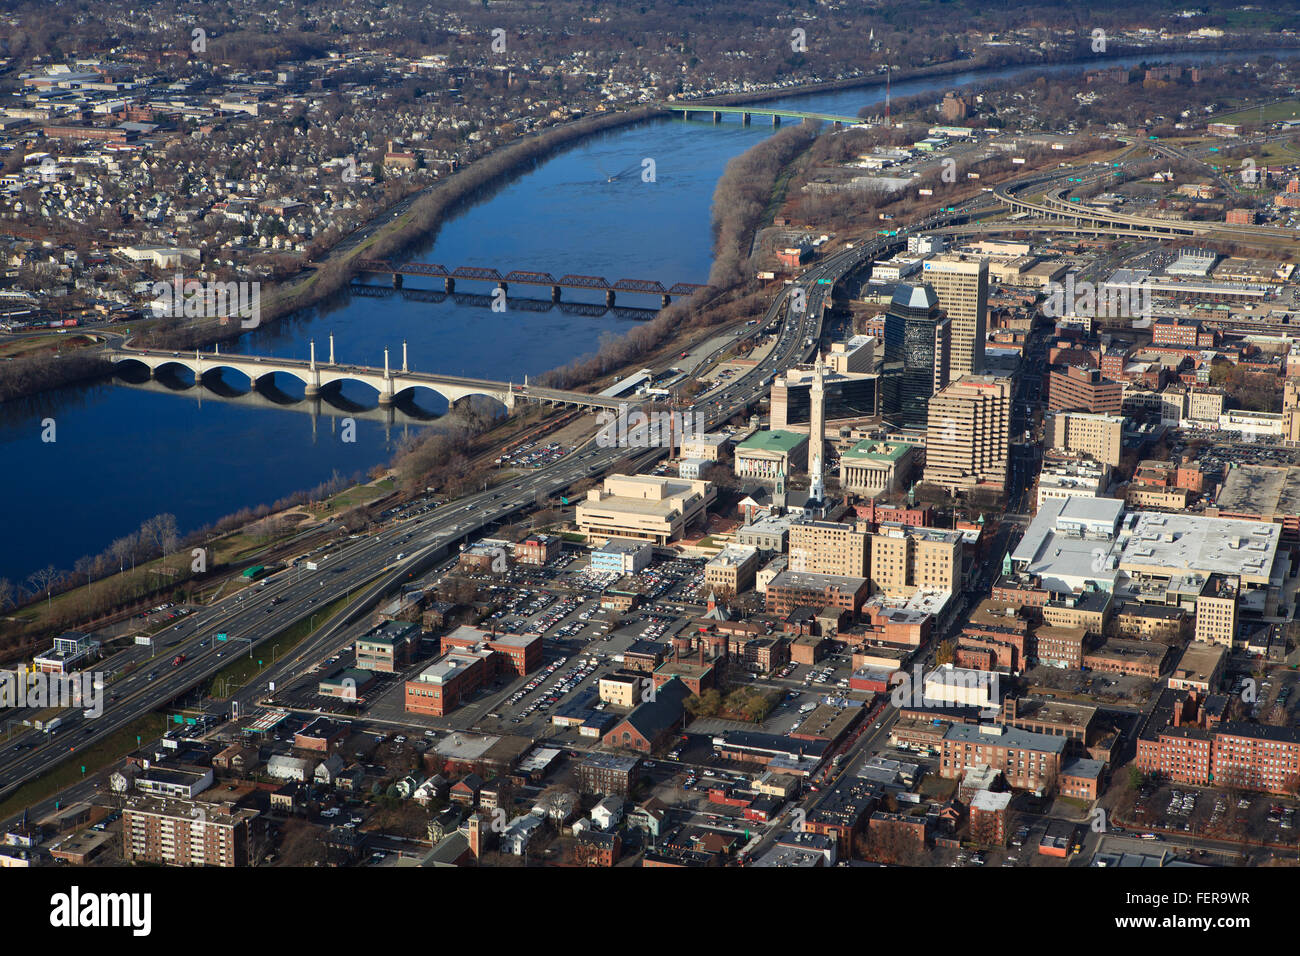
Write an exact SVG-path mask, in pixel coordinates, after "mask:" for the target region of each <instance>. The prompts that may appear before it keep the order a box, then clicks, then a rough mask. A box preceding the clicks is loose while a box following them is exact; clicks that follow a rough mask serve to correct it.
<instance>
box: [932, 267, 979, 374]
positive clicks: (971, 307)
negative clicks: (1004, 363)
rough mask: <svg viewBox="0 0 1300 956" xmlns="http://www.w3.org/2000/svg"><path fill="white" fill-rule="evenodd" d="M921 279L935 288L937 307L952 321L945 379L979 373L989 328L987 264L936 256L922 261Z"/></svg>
mask: <svg viewBox="0 0 1300 956" xmlns="http://www.w3.org/2000/svg"><path fill="white" fill-rule="evenodd" d="M922 278H923V280H924V281H925V282H927V283H929V284H930V285H931V286H933V287H934V291H935V293H936V294H937V295H938V296H939V307H940V308H942V309H943V310H944V311H945V312H947V313H948V318H949V319H951V320H952V368H951V369H950V371H949V373H948V380H949V381H956V380H957V379H959V378H961V376H963V375H980V374H982V373H983V371H984V336H985V333H986V331H987V329H988V306H989V261H988V260H987V259H984V258H978V259H975V258H969V257H966V256H936V257H935V258H933V259H927V260H926V261H925V265H924V271H923V273H922Z"/></svg>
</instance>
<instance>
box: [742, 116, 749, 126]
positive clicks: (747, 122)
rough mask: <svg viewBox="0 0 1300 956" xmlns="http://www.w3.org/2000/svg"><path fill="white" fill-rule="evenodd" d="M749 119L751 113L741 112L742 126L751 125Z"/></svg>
mask: <svg viewBox="0 0 1300 956" xmlns="http://www.w3.org/2000/svg"><path fill="white" fill-rule="evenodd" d="M749 121H750V115H749V114H748V113H741V114H740V125H741V126H748V125H749Z"/></svg>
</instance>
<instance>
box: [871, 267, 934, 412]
mask: <svg viewBox="0 0 1300 956" xmlns="http://www.w3.org/2000/svg"><path fill="white" fill-rule="evenodd" d="M950 351H951V324H950V323H949V321H948V316H947V315H946V314H945V313H944V311H943V310H942V309H940V308H939V297H938V296H937V295H935V293H934V289H932V288H931V287H930V286H928V285H900V286H898V288H897V289H896V290H895V291H894V299H893V301H892V302H891V303H890V304H889V309H888V311H887V312H886V313H885V367H884V369H883V379H884V385H883V389H882V391H883V395H882V397H883V399H884V400H883V402H882V408H883V414H884V417H885V418H886V419H888V420H889V421H891V422H893V423H894V424H896V425H901V426H903V427H904V428H925V427H926V421H927V415H928V412H929V404H930V396H931V395H933V394H934V393H935V392H937V391H938V390H939V389H941V388H943V387H944V386H945V385H947V384H948V361H949V353H950Z"/></svg>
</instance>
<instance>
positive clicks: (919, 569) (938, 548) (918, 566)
mask: <svg viewBox="0 0 1300 956" xmlns="http://www.w3.org/2000/svg"><path fill="white" fill-rule="evenodd" d="M792 530H793V529H792ZM961 541H962V539H961V534H960V532H957V531H945V530H942V529H939V528H905V527H902V526H898V527H882V528H881V529H880V531H879V532H877V533H876V534H873V535H871V574H870V575H869V577H870V580H871V586H872V589H873V590H876V591H884V592H885V594H887V595H888V596H889V597H901V598H908V597H911V596H912V595H913V594H915V593H916V592H917V591H918V590H921V589H928V590H934V591H956V590H957V589H958V588H959V587H960V583H961V555H962V551H961V547H962V545H961Z"/></svg>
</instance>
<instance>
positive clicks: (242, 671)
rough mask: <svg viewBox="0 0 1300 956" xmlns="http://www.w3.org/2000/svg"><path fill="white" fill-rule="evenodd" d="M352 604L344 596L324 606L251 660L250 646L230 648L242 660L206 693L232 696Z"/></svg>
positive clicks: (260, 647)
mask: <svg viewBox="0 0 1300 956" xmlns="http://www.w3.org/2000/svg"><path fill="white" fill-rule="evenodd" d="M375 580H376V579H375V578H372V579H371V580H370V581H367V582H366V583H365V584H362V585H360V586H359V587H355V588H353V589H352V590H353V592H354V593H357V592H360V591H363V590H365V589H366V588H367V587H369V586H370V585H371V584H373V583H374V581H375ZM348 603H350V599H349V598H348V597H347V596H344V597H341V598H337V599H335V600H334V601H333V602H331V603H330V604H326V605H324V606H323V607H322V608H321V609H320V610H319V611H317V612H316V613H315V614H313V615H312V616H311V617H308V618H305V619H303V620H301V621H299V622H298V623H297V624H293V625H290V626H289V627H287V628H285V629H284V630H283V631H281V632H280V633H279V634H277V635H276V636H275V637H273V638H271V639H270V640H269V641H264V642H263V643H262V644H260V645H258V646H257V647H255V648H253V650H252V654H251V656H250V654H249V651H248V647H247V645H246V644H244V643H243V642H242V641H240V642H237V643H232V644H229V645H227V646H228V647H229V648H230V650H231V653H234V654H237V655H238V656H237V657H235V658H234V659H233V660H232V661H231V662H230V663H229V664H227V665H226V666H225V667H223V668H222V669H221V670H219V671H218V672H217V673H216V674H214V675H213V677H212V679H211V680H210V681H209V683H208V685H207V687H206V688H205V690H204V693H205V694H207V695H208V696H210V697H226V696H229V695H230V694H231V693H232V692H233V691H235V690H237V689H238V688H240V687H243V686H244V685H245V684H247V683H248V682H249V681H251V680H253V679H255V678H256V677H257V675H258V674H260V673H261V672H262V671H264V670H266V668H267V667H269V666H270V665H271V664H273V663H274V662H276V661H278V660H279V659H280V658H281V657H283V656H284V655H286V654H288V653H289V652H290V651H292V650H293V649H294V648H295V647H297V646H298V645H299V644H300V643H302V641H303V640H305V639H306V638H307V636H308V635H310V634H312V633H313V632H315V631H318V630H320V629H321V628H322V627H325V626H326V625H327V624H329V622H330V621H331V620H333V618H334V617H335V616H336V615H337V614H338V613H339V612H340V611H342V610H343V608H344V607H345V606H346V605H347V604H348ZM217 688H220V690H221V693H220V694H218V693H216V690H217Z"/></svg>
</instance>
